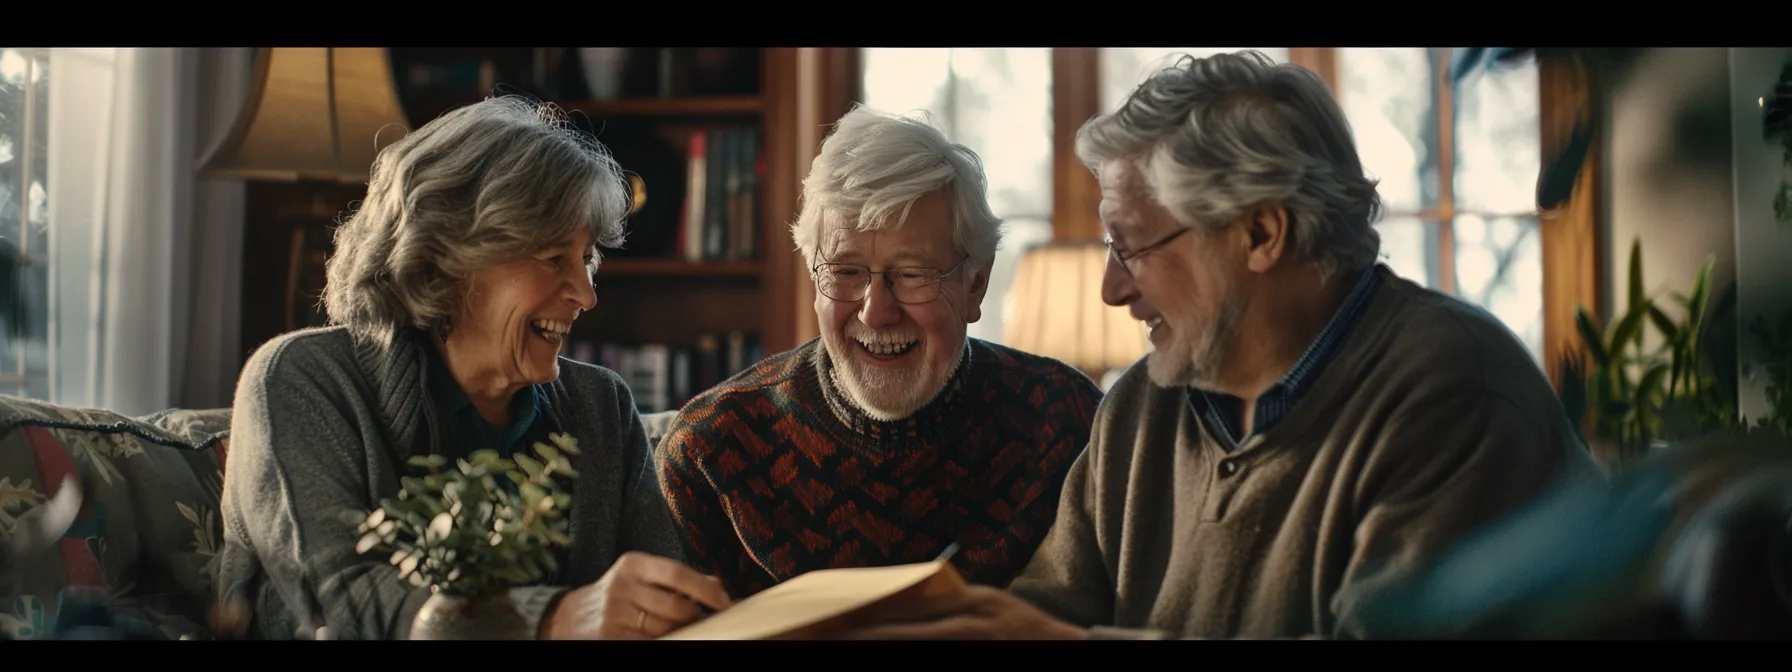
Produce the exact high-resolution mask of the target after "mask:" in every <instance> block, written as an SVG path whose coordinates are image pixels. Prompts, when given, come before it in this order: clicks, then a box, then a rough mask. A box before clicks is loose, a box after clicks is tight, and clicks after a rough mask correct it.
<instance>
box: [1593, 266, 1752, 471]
mask: <svg viewBox="0 0 1792 672" xmlns="http://www.w3.org/2000/svg"><path fill="white" fill-rule="evenodd" d="M1641 257H1642V250H1641V245H1640V241H1633V242H1632V244H1631V248H1630V268H1629V285H1630V297H1629V301H1628V303H1627V304H1626V305H1625V307H1624V308H1625V309H1624V311H1623V312H1622V313H1620V314H1618V315H1616V316H1615V318H1614V319H1613V320H1612V321H1611V322H1610V323H1601V322H1600V321H1599V319H1598V318H1595V317H1593V316H1592V315H1591V314H1590V313H1588V311H1587V310H1586V308H1584V307H1583V308H1581V310H1580V311H1579V312H1578V313H1577V314H1576V316H1575V327H1576V329H1577V330H1578V331H1579V332H1580V337H1581V347H1582V350H1583V351H1584V354H1583V353H1569V354H1568V355H1566V356H1565V357H1564V358H1563V360H1562V361H1561V362H1560V364H1559V366H1560V367H1561V371H1562V376H1561V379H1562V390H1561V396H1562V401H1563V406H1564V408H1566V410H1567V411H1568V413H1569V417H1570V418H1571V419H1572V420H1575V421H1576V422H1577V425H1578V426H1581V427H1582V429H1583V439H1584V440H1585V441H1586V442H1587V443H1588V445H1589V446H1590V447H1591V448H1593V449H1594V452H1595V454H1596V455H1597V456H1598V457H1599V458H1600V459H1601V460H1602V461H1604V462H1606V463H1608V464H1611V465H1613V466H1618V467H1622V466H1624V465H1626V464H1628V463H1630V462H1632V461H1634V460H1636V459H1637V458H1640V457H1642V456H1643V455H1644V454H1646V453H1648V452H1649V451H1650V450H1652V449H1654V448H1657V447H1659V446H1661V445H1664V444H1667V443H1669V442H1672V441H1677V440H1684V439H1691V438H1694V437H1698V436H1702V435H1704V434H1707V433H1710V432H1714V431H1721V430H1724V429H1729V428H1734V427H1736V426H1738V423H1739V422H1740V417H1739V415H1738V412H1737V400H1736V389H1737V386H1736V380H1735V376H1734V372H1735V369H1736V363H1735V343H1734V341H1735V339H1734V332H1733V331H1731V330H1730V329H1729V327H1730V325H1732V323H1733V321H1734V318H1733V315H1732V312H1733V310H1734V303H1735V293H1734V291H1733V290H1732V291H1727V292H1724V293H1723V294H1721V295H1719V298H1718V301H1716V302H1715V305H1714V304H1713V302H1712V301H1711V292H1710V276H1711V268H1712V265H1713V263H1714V259H1712V258H1709V257H1708V258H1706V260H1705V263H1704V265H1703V266H1702V267H1701V268H1700V269H1699V272H1698V275H1697V276H1695V278H1694V280H1693V286H1692V290H1691V292H1690V293H1689V294H1687V295H1682V294H1679V293H1678V292H1675V293H1672V295H1671V298H1672V299H1673V302H1672V303H1668V302H1666V301H1663V300H1662V299H1663V298H1667V297H1655V296H1649V295H1648V294H1647V293H1646V292H1645V291H1644V289H1643V287H1644V285H1643V267H1642V259H1641ZM1664 306H1666V309H1665V310H1664ZM1669 311H1674V312H1678V313H1680V317H1679V318H1678V319H1676V318H1675V317H1674V316H1672V315H1670V312H1669ZM1651 327H1653V328H1654V329H1655V331H1656V332H1657V333H1659V334H1660V336H1661V339H1660V342H1659V345H1657V346H1655V347H1647V344H1648V340H1647V339H1646V336H1647V331H1648V329H1649V328H1651ZM1583 357H1584V359H1583Z"/></svg>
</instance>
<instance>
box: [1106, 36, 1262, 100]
mask: <svg viewBox="0 0 1792 672" xmlns="http://www.w3.org/2000/svg"><path fill="white" fill-rule="evenodd" d="M1244 49H1256V50H1257V51H1261V52H1263V55H1265V56H1268V57H1270V58H1272V59H1275V61H1276V62H1277V63H1286V62H1288V48H1287V47H1102V49H1101V51H1100V56H1099V58H1100V59H1101V66H1100V67H1101V109H1102V110H1103V111H1112V110H1113V109H1115V108H1118V107H1120V103H1123V102H1125V101H1126V97H1127V96H1129V95H1132V90H1133V89H1135V88H1138V86H1139V84H1142V83H1144V81H1145V78H1146V77H1147V76H1149V75H1150V74H1151V73H1153V72H1156V71H1158V70H1160V69H1163V68H1166V67H1169V66H1172V65H1175V64H1176V58H1177V57H1178V56H1180V55H1181V54H1188V55H1190V56H1194V57H1197V58H1202V57H1207V56H1212V55H1214V54H1221V53H1228V52H1234V51H1241V50H1244Z"/></svg>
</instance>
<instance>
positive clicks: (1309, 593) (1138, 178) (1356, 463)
mask: <svg viewBox="0 0 1792 672" xmlns="http://www.w3.org/2000/svg"><path fill="white" fill-rule="evenodd" d="M1077 153H1078V155H1079V156H1080V157H1081V158H1082V159H1083V160H1084V161H1085V162H1086V163H1087V164H1088V165H1089V166H1090V167H1091V168H1092V169H1094V170H1095V172H1096V174H1097V176H1098V177H1099V179H1100V182H1101V193H1102V202H1101V218H1102V221H1103V223H1104V226H1105V227H1106V228H1107V230H1108V232H1109V240H1108V244H1109V247H1110V249H1111V250H1112V255H1111V257H1110V259H1109V261H1108V266H1107V271H1106V273H1105V274H1104V276H1103V278H1102V296H1103V298H1104V299H1105V300H1106V301H1107V302H1108V303H1110V304H1113V305H1116V306H1126V307H1128V308H1129V309H1130V310H1131V312H1132V315H1133V317H1135V318H1137V319H1139V320H1141V321H1144V322H1145V323H1146V324H1147V325H1148V326H1149V327H1150V329H1151V341H1152V343H1153V344H1154V346H1155V350H1154V351H1153V352H1152V353H1151V354H1150V355H1149V356H1148V357H1147V358H1146V359H1145V360H1144V361H1143V362H1141V363H1140V364H1138V365H1135V366H1133V367H1132V369H1131V370H1129V371H1128V372H1127V373H1126V375H1125V376H1123V377H1122V378H1121V379H1120V380H1119V381H1118V382H1117V383H1116V384H1115V385H1114V387H1113V389H1112V390H1111V391H1110V392H1109V393H1108V394H1107V396H1106V397H1105V398H1103V400H1102V402H1101V405H1100V408H1099V410H1098V411H1097V414H1096V418H1095V428H1094V431H1093V434H1092V436H1091V440H1090V444H1089V448H1088V450H1087V451H1086V452H1085V453H1084V454H1083V455H1082V456H1081V458H1079V460H1078V461H1077V462H1076V464H1075V466H1073V467H1072V469H1071V471H1070V475H1069V477H1068V480H1067V481H1066V483H1065V486H1064V491H1063V494H1062V504H1061V506H1060V508H1059V514H1058V519H1057V522H1056V525H1055V526H1054V527H1053V528H1052V530H1051V532H1050V534H1049V535H1048V536H1047V537H1046V539H1045V541H1044V545H1043V546H1042V547H1040V548H1039V550H1038V552H1037V553H1036V554H1035V555H1034V557H1033V559H1032V562H1031V564H1030V565H1029V566H1028V567H1027V569H1026V571H1025V572H1024V573H1023V574H1022V575H1021V576H1020V577H1019V578H1018V579H1016V580H1015V581H1014V583H1013V584H1012V586H1010V588H1009V589H1008V590H1007V591H999V590H995V589H993V588H987V587H973V588H972V589H970V590H967V591H964V592H962V593H960V594H957V595H951V596H946V597H940V598H933V599H928V600H922V601H915V602H910V603H906V604H905V605H901V608H899V609H896V610H893V611H892V612H890V613H888V614H885V615H884V616H885V617H884V618H883V619H881V620H879V621H878V622H877V623H876V624H873V625H870V626H868V627H867V628H866V629H863V630H860V631H857V632H855V633H853V634H855V635H858V636H864V637H871V638H907V637H924V638H977V637H993V638H1088V637H1189V638H1286V637H1317V638H1369V637H1374V636H1376V634H1377V633H1375V632H1372V631H1370V629H1369V628H1367V627H1366V626H1365V625H1363V621H1361V620H1358V619H1356V618H1354V617H1353V613H1354V609H1355V608H1356V605H1358V604H1361V603H1362V602H1361V596H1363V595H1364V594H1366V593H1367V592H1368V591H1371V590H1373V589H1374V587H1375V586H1376V585H1379V584H1382V583H1384V582H1386V581H1389V580H1391V579H1392V578H1393V577H1395V576H1397V575H1399V573H1400V572H1402V571H1404V570H1408V569H1411V568H1415V567H1419V566H1421V564H1422V563H1423V562H1424V561H1425V560H1427V559H1428V558H1430V557H1433V555H1434V554H1435V553H1437V552H1439V551H1440V550H1442V549H1444V548H1446V547H1447V546H1449V545H1450V544H1452V543H1453V542H1455V541H1456V540H1458V539H1459V538H1461V537H1462V536H1463V535H1464V534H1465V533H1467V532H1469V531H1472V530H1473V529H1474V528H1476V527H1478V526H1480V525H1482V524H1483V523H1487V522H1491V521H1492V520H1494V519H1495V518H1498V517H1500V516H1501V515H1502V514H1505V513H1507V512H1509V511H1512V510H1514V509H1515V508H1517V507H1519V506H1521V505H1523V504H1525V503H1527V502H1529V501H1530V500H1532V499H1533V498H1535V497H1537V496H1538V495H1539V494H1541V493H1542V492H1543V491H1544V490H1545V489H1547V488H1548V487H1550V486H1551V485H1553V484H1555V483H1556V482H1557V481H1558V480H1559V479H1562V478H1563V477H1566V476H1570V475H1590V476H1594V477H1596V475H1597V470H1596V469H1595V468H1594V467H1593V463H1592V461H1591V459H1590V458H1589V457H1588V455H1587V453H1586V451H1585V449H1584V448H1583V447H1582V445H1581V444H1580V442H1579V441H1578V439H1577V438H1576V437H1575V434H1574V431H1573V429H1572V428H1571V427H1570V426H1569V424H1568V422H1567V419H1566V417H1565V414H1564V413H1563V411H1562V408H1561V406H1560V404H1559V402H1558V401H1557V399H1556V396H1555V393H1554V391H1553V390H1552V389H1551V387H1550V385H1549V383H1548V381H1547V380H1546V379H1545V378H1544V376H1543V373H1542V371H1541V370H1540V369H1539V367H1538V366H1537V364H1536V362H1535V361H1534V360H1533V359H1532V357H1531V355H1530V354H1529V353H1528V352H1527V350H1526V349H1525V347H1524V346H1523V345H1521V344H1520V343H1519V341H1518V340H1517V338H1515V337H1514V336H1513V334H1512V333H1511V331H1510V330H1508V329H1507V328H1506V327H1504V326H1502V325H1501V323H1500V322H1499V321H1498V320H1496V319H1495V318H1493V317H1492V316H1490V315H1488V314H1487V313H1485V312H1484V311H1482V310H1480V309H1478V308H1475V307H1472V306H1470V305H1468V304H1466V303H1463V302H1462V301H1459V300H1457V299H1454V298H1451V297H1448V296H1445V295H1443V294H1439V293H1437V292H1433V291H1430V290H1427V289H1424V288H1422V287H1420V286H1418V285H1415V284H1413V283H1412V282H1410V281H1407V280H1405V279H1403V278H1400V277H1397V276H1395V275H1394V274H1393V273H1392V272H1390V271H1389V270H1388V269H1387V268H1386V267H1384V266H1381V265H1379V264H1377V263H1376V256H1377V252H1378V249H1379V246H1380V241H1379V238H1378V236H1377V235H1376V232H1375V229H1374V228H1373V227H1372V226H1371V224H1372V223H1373V222H1374V221H1375V220H1376V218H1377V217H1378V216H1379V215H1380V201H1379V197H1378V196H1377V194H1376V189H1375V186H1376V182H1375V180H1373V179H1371V178H1369V177H1367V176H1366V175H1365V174H1364V171H1363V166H1362V162H1361V160H1360V159H1359V158H1358V156H1357V150H1356V147H1355V145H1354V143H1353V141H1352V140H1351V135H1350V128H1349V126H1348V124H1347V123H1346V122H1345V119H1344V114H1343V112H1342V110H1340V109H1339V107H1338V105H1337V103H1336V102H1335V101H1334V100H1333V99H1332V96H1331V95H1330V93H1329V92H1328V91H1327V90H1326V88H1325V86H1324V84H1322V83H1321V82H1320V80H1319V78H1318V77H1316V76H1314V75H1313V74H1312V73H1311V72H1309V71H1307V70H1304V69H1301V68H1299V67H1297V66H1292V65H1276V64H1274V63H1272V62H1271V61H1269V59H1267V58H1264V57H1262V56H1261V55H1259V54H1256V53H1250V52H1246V53H1240V54H1225V55H1219V56H1214V57H1210V58H1204V59H1191V58H1184V59H1183V60H1182V61H1181V62H1180V63H1179V64H1177V65H1176V66H1175V67H1172V68H1168V69H1165V70H1163V71H1160V72H1158V73H1156V74H1155V75H1153V76H1152V77H1151V78H1149V79H1148V80H1147V81H1146V82H1145V83H1144V84H1142V85H1141V86H1140V87H1139V88H1138V89H1137V90H1136V91H1135V92H1134V93H1133V95H1132V97H1131V98H1129V99H1128V100H1127V101H1126V103H1125V104H1124V105H1123V106H1122V107H1121V108H1120V109H1119V110H1118V111H1116V112H1114V113H1112V114H1106V115H1102V116H1100V117H1097V118H1095V119H1094V120H1091V121H1090V122H1089V123H1088V124H1087V125H1085V126H1084V127H1083V129H1082V130H1081V132H1080V133H1079V134H1078V137H1077Z"/></svg>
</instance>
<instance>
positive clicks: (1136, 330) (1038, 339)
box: [1002, 243, 1147, 375]
mask: <svg viewBox="0 0 1792 672" xmlns="http://www.w3.org/2000/svg"><path fill="white" fill-rule="evenodd" d="M1107 255H1108V251H1107V247H1106V246H1105V245H1102V244H1100V243H1055V244H1050V245H1041V246H1038V247H1034V248H1031V249H1029V250H1027V252H1026V254H1025V255H1023V256H1022V257H1021V261H1020V267H1019V268H1018V269H1016V270H1015V274H1014V285H1013V287H1012V288H1011V289H1010V290H1009V293H1008V301H1009V304H1008V314H1007V315H1006V316H1005V317H1004V318H1003V320H1002V322H1003V329H1002V331H1003V334H1002V339H1003V341H1005V344H1006V345H1008V346H1009V347H1012V348H1016V349H1019V350H1023V351H1026V352H1030V353H1033V354H1037V355H1043V356H1046V357H1051V358H1054V359H1057V360H1059V361H1062V362H1064V363H1066V364H1069V365H1071V366H1074V367H1077V368H1079V369H1082V370H1083V371H1085V372H1090V373H1092V374H1094V375H1099V374H1100V373H1101V372H1104V371H1107V370H1110V369H1121V368H1126V367H1128V366H1131V365H1132V364H1133V363H1134V362H1137V361H1139V358H1140V357H1144V356H1145V353H1146V342H1147V340H1146V334H1145V326H1144V323H1142V322H1139V321H1138V320H1135V319H1133V318H1132V315H1130V314H1128V313H1127V312H1126V309H1125V308H1116V307H1114V306H1110V305H1107V304H1105V303H1102V301H1101V274H1102V271H1103V269H1104V268H1106V266H1107Z"/></svg>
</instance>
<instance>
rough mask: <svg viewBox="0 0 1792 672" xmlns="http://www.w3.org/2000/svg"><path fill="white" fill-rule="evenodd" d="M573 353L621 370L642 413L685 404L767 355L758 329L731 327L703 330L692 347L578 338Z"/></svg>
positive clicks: (572, 345) (571, 348)
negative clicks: (748, 329)
mask: <svg viewBox="0 0 1792 672" xmlns="http://www.w3.org/2000/svg"><path fill="white" fill-rule="evenodd" d="M567 357H570V358H572V359H574V360H577V361H581V362H585V363H587V364H596V365H598V366H601V367H604V368H606V369H609V370H611V371H615V372H616V375H618V376H621V377H622V380H623V382H624V383H627V384H628V387H629V391H630V392H631V393H632V394H633V395H634V397H635V406H636V408H638V409H639V410H640V412H642V413H658V412H661V411H672V410H678V409H680V408H683V407H684V405H685V403H686V402H689V401H690V400H691V398H692V397H695V396H697V395H699V394H702V393H703V392H704V391H706V390H708V389H709V388H712V387H715V386H716V385H718V384H720V383H721V382H722V381H724V380H727V379H728V378H729V377H730V376H733V375H735V374H737V373H740V372H741V371H745V370H746V369H747V367H749V366H752V365H753V364H755V363H757V362H758V361H759V360H761V359H764V358H765V351H764V349H763V348H761V347H760V345H759V336H758V335H757V334H750V333H747V332H742V331H731V332H727V333H704V334H700V335H699V336H698V337H697V343H696V345H695V346H694V347H688V348H687V347H672V346H670V345H667V344H665V343H637V344H621V343H608V342H604V343H599V342H594V341H590V340H583V339H574V340H572V341H569V347H568V352H567Z"/></svg>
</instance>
